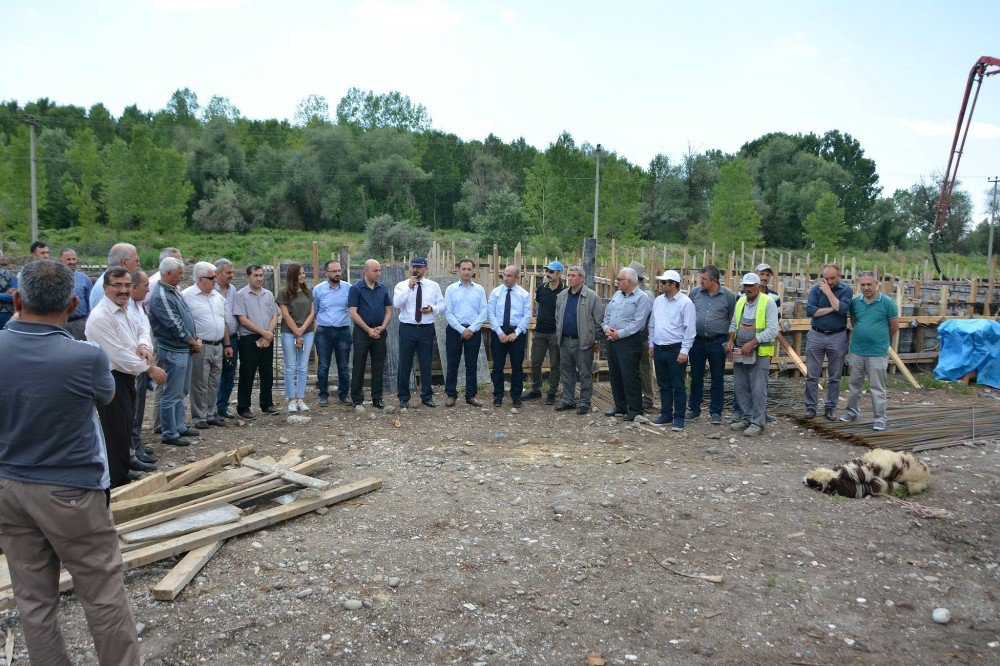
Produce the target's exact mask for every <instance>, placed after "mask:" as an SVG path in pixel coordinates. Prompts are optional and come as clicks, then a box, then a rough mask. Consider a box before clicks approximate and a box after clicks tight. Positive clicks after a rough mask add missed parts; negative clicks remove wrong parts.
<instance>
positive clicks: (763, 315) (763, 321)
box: [736, 292, 775, 356]
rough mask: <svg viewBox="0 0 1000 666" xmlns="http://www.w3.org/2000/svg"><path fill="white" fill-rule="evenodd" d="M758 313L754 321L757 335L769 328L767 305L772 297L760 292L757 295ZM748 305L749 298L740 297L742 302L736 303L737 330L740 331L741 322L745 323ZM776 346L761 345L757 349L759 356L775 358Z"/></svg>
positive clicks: (770, 344)
mask: <svg viewBox="0 0 1000 666" xmlns="http://www.w3.org/2000/svg"><path fill="white" fill-rule="evenodd" d="M757 300H758V303H757V312H756V318H755V321H754V327H755V328H756V329H757V334H758V335H759V334H761V333H763V332H764V329H765V328H767V304H768V303H769V302H770V301H771V297H770V296H768V295H767V294H765V293H764V292H760V294H758V295H757ZM746 303H747V297H746V296H745V295H744V296H740V300H738V301H736V328H737V330H739V327H740V322H741V321H743V306H744V305H746ZM774 349H775V345H774V342H769V343H766V344H765V343H761V344H760V345H759V346H758V347H757V356H774Z"/></svg>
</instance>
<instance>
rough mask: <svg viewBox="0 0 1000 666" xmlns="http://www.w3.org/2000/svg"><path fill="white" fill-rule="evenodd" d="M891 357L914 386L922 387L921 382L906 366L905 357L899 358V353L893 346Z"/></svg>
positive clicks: (890, 351)
mask: <svg viewBox="0 0 1000 666" xmlns="http://www.w3.org/2000/svg"><path fill="white" fill-rule="evenodd" d="M889 358H890V359H892V362H893V363H895V364H896V367H897V368H899V371H900V372H901V373H903V376H904V377H906V381H908V382H910V384H911V385H912V386H913V388H920V384H919V383H918V382H917V380H916V379H914V378H913V375H912V374H910V371H909V370H908V369H907V368H906V364H905V363H903V359H901V358H899V354H897V353H896V350H895V349H893V348H892V347H889Z"/></svg>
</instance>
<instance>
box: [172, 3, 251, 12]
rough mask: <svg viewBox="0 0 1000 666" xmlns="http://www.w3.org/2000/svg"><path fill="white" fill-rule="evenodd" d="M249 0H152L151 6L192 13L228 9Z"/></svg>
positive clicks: (240, 5) (239, 5)
mask: <svg viewBox="0 0 1000 666" xmlns="http://www.w3.org/2000/svg"><path fill="white" fill-rule="evenodd" d="M248 2H249V0H153V7H155V8H156V10H157V11H160V12H178V13H182V14H194V13H197V12H209V11H215V10H223V11H228V10H231V9H236V8H238V7H242V6H243V5H246V4H247V3H248Z"/></svg>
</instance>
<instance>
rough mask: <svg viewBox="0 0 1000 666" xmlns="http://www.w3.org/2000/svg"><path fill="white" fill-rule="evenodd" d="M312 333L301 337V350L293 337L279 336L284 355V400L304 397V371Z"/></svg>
mask: <svg viewBox="0 0 1000 666" xmlns="http://www.w3.org/2000/svg"><path fill="white" fill-rule="evenodd" d="M312 345H313V333H312V331H310V332H309V333H306V334H305V335H303V336H302V349H299V348H298V347H296V346H295V336H294V335H292V334H291V333H282V334H281V351H282V352H283V353H284V355H285V399H287V400H291V399H292V398H304V397H306V370H307V369H308V368H309V352H311V351H312Z"/></svg>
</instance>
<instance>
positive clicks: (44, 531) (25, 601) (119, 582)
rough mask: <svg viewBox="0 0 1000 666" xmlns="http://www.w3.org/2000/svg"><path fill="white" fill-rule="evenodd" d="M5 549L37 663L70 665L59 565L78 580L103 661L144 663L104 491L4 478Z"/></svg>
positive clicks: (0, 501) (0, 503)
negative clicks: (61, 627) (62, 625)
mask: <svg viewBox="0 0 1000 666" xmlns="http://www.w3.org/2000/svg"><path fill="white" fill-rule="evenodd" d="M0 548H3V552H4V554H5V555H6V556H7V564H8V566H9V567H10V579H11V584H12V587H13V589H14V601H15V602H16V603H17V609H18V611H20V613H21V625H22V626H23V628H24V639H25V642H26V643H27V647H28V656H29V657H30V658H31V662H32V663H33V664H45V665H46V666H49V665H50V664H59V665H63V664H66V665H70V664H71V663H72V662H71V661H70V659H69V655H68V654H67V653H66V645H65V643H64V642H63V637H62V632H61V631H60V630H59V619H58V613H59V565H60V562H61V563H62V566H64V567H66V570H67V571H69V573H70V574H71V575H72V576H73V587H74V589H75V590H76V594H77V597H79V599H80V604H81V605H82V606H83V612H84V614H85V615H86V617H87V625H88V626H89V627H90V633H91V635H92V636H93V638H94V647H95V648H96V649H97V658H98V660H99V661H100V663H101V664H103V665H105V666H107V665H110V664H116V665H117V664H129V665H131V664H138V663H139V641H138V638H137V637H136V633H135V619H134V618H133V616H132V609H131V608H130V607H129V603H128V596H127V595H126V594H125V581H124V577H123V575H122V554H121V550H120V549H119V547H118V536H117V533H116V532H115V526H114V523H113V522H112V519H111V511H110V510H109V509H108V504H107V495H106V494H105V492H104V491H102V490H81V489H78V488H66V487H65V486H50V485H43V484H35V483H22V482H20V481H11V480H9V479H0Z"/></svg>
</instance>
